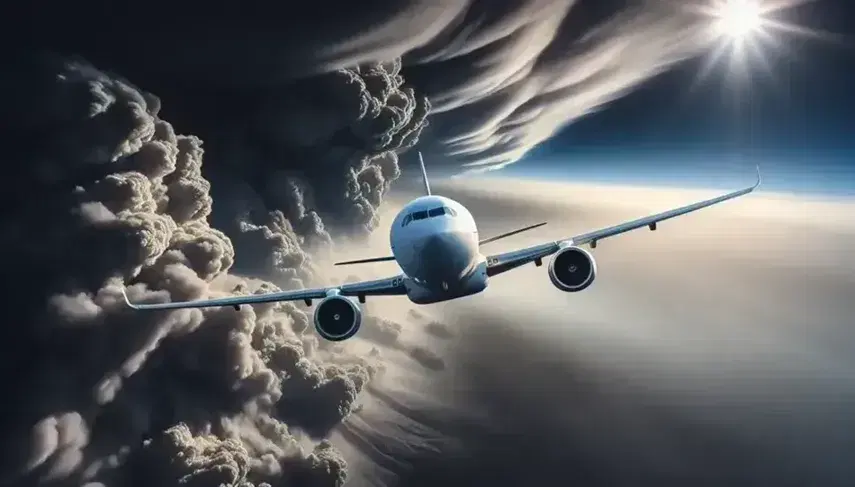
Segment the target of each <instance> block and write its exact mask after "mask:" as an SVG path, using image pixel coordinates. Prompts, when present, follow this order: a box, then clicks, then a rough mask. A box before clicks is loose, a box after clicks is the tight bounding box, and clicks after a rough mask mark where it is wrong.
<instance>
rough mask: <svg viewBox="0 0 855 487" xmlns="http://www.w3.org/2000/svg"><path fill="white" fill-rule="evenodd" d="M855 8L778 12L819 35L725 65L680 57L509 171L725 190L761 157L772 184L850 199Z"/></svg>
mask: <svg viewBox="0 0 855 487" xmlns="http://www.w3.org/2000/svg"><path fill="white" fill-rule="evenodd" d="M853 16H855V6H853V5H851V4H850V3H849V2H844V1H834V0H826V1H822V0H820V1H816V2H812V3H809V4H805V5H800V6H797V7H794V8H792V9H791V10H788V11H786V12H782V13H781V14H780V17H782V18H785V19H786V20H787V21H788V22H790V23H793V24H797V25H799V26H803V27H805V28H808V29H812V30H815V31H817V32H824V33H829V34H832V33H833V34H834V36H833V37H832V38H828V39H820V38H812V37H806V36H797V35H792V34H791V35H781V36H779V37H778V41H779V42H780V44H779V45H778V46H772V45H768V46H767V47H766V48H765V49H763V51H762V53H763V58H764V59H765V60H766V63H767V64H766V65H764V64H762V63H759V62H757V61H758V59H757V57H756V56H753V57H752V58H751V59H749V60H748V61H747V62H746V63H745V64H744V67H745V68H747V70H743V69H741V68H739V67H737V68H738V69H731V67H730V66H729V65H728V60H727V58H726V57H725V58H724V59H722V60H720V61H719V62H717V63H715V64H713V67H712V69H711V70H710V71H709V75H708V76H706V77H701V76H700V75H699V73H701V72H702V71H703V68H704V64H705V63H706V62H708V60H709V59H710V56H709V55H701V56H698V57H695V58H691V59H687V60H685V61H683V62H681V63H680V64H678V65H676V66H674V67H673V68H671V69H669V70H667V71H665V72H664V73H662V74H660V75H658V76H656V77H655V78H653V79H651V80H649V81H647V82H645V83H644V84H643V85H642V86H640V87H639V88H638V89H637V90H634V91H632V92H631V93H629V94H627V95H626V96H625V97H622V98H620V99H618V100H616V101H614V102H612V103H611V104H609V105H608V107H607V108H606V109H604V110H600V111H598V112H596V113H594V114H591V115H589V116H586V117H583V118H582V119H580V120H578V121H577V122H575V123H573V124H571V125H569V126H567V127H565V128H564V129H563V130H561V131H560V132H559V133H557V134H556V135H555V136H554V137H552V138H551V139H550V140H548V141H547V142H545V143H544V144H542V145H540V146H538V147H537V148H535V149H534V150H532V151H530V152H529V153H528V154H527V155H526V156H525V157H524V158H523V159H522V160H521V161H520V162H519V163H517V164H516V165H513V166H510V167H508V168H507V169H506V170H505V171H503V172H505V173H506V174H507V175H508V176H509V177H513V176H530V177H548V178H555V177H562V175H564V176H566V177H567V178H574V179H577V180H578V179H587V180H604V181H615V182H631V183H656V184H662V183H665V184H672V185H681V184H690V185H698V184H706V185H708V186H715V187H719V186H732V185H734V184H739V181H740V180H748V179H750V175H749V173H750V172H751V170H752V169H753V165H754V164H760V165H761V166H762V167H763V169H764V173H765V175H766V178H765V180H766V183H767V187H769V188H772V189H774V190H779V191H795V192H799V193H813V194H824V193H830V194H834V195H848V196H855V140H853V138H852V136H851V116H852V113H853V109H855V93H853V91H852V90H851V80H852V79H853V78H855V31H853V30H852V26H851V22H848V21H846V20H845V19H851V18H853Z"/></svg>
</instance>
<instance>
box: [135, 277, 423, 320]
mask: <svg viewBox="0 0 855 487" xmlns="http://www.w3.org/2000/svg"><path fill="white" fill-rule="evenodd" d="M333 294H338V295H340V296H350V297H358V298H359V300H360V301H363V300H364V299H365V297H366V296H401V295H406V294H407V290H406V287H405V286H404V276H403V275H400V276H395V277H390V278H387V279H377V280H373V281H362V282H355V283H350V284H342V285H341V286H332V287H323V288H313V289H300V290H296V291H281V292H275V293H265V294H249V295H243V296H229V297H225V298H214V299H202V300H196V301H176V302H172V303H152V304H141V303H132V302H131V300H130V299H128V295H127V293H126V292H125V289H124V288H122V295H123V296H124V298H125V303H126V304H127V305H128V306H129V307H130V308H133V309H136V310H146V311H148V310H167V309H185V308H211V307H217V306H233V307H235V308H239V307H240V305H242V304H259V303H273V302H278V301H305V302H306V304H307V305H309V304H311V303H312V300H313V299H323V298H325V297H327V296H330V295H333Z"/></svg>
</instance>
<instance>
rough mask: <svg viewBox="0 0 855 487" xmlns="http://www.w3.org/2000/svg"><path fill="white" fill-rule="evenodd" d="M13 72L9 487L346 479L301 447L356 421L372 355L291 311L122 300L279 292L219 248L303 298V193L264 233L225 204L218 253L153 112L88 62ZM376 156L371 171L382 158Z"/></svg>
mask: <svg viewBox="0 0 855 487" xmlns="http://www.w3.org/2000/svg"><path fill="white" fill-rule="evenodd" d="M9 68H10V69H9V70H8V71H5V72H4V74H3V80H2V86H3V87H4V88H5V89H7V91H6V92H13V91H11V90H12V89H13V88H16V89H17V90H16V91H14V92H15V93H17V94H18V95H19V98H18V99H16V101H15V103H12V104H11V107H10V108H11V109H10V110H9V111H7V112H6V113H5V114H4V115H5V116H6V118H5V121H6V124H7V127H8V130H6V131H5V132H4V134H3V142H4V147H6V148H7V155H8V162H9V163H10V166H11V168H12V169H11V171H13V174H14V177H13V178H10V179H9V183H10V185H9V186H10V190H11V191H10V192H9V193H7V194H6V197H7V198H8V200H7V203H8V204H7V206H5V207H4V210H5V211H4V214H3V218H2V220H0V223H2V225H0V228H1V229H2V232H0V233H2V240H0V248H2V251H3V252H4V255H8V256H10V262H9V263H8V265H6V266H5V269H6V279H7V281H6V282H7V283H10V284H11V283H15V284H17V285H16V286H10V287H11V289H9V292H8V293H7V294H6V298H7V299H9V301H8V302H7V308H8V309H9V310H10V311H11V312H12V313H11V314H10V315H9V316H10V320H9V321H7V327H6V331H7V338H6V340H4V341H3V346H2V350H0V357H2V364H3V369H2V370H3V377H4V384H5V385H6V387H7V388H8V389H7V390H6V391H5V392H6V393H7V394H8V395H9V397H14V398H16V399H15V401H13V402H11V403H10V407H9V408H8V409H7V410H6V412H5V413H4V415H2V418H0V421H2V426H3V431H4V432H5V433H4V442H3V446H2V450H3V454H2V455H0V458H2V462H0V479H2V480H3V483H4V484H7V483H10V484H12V485H38V484H41V485H80V484H82V483H86V482H101V483H103V484H105V485H151V484H152V483H154V484H158V485H169V484H172V483H176V482H185V483H187V482H189V483H190V484H191V485H211V484H217V485H219V484H221V483H222V484H226V485H241V486H250V485H255V484H257V485H261V483H262V482H265V481H267V482H278V485H341V483H342V482H343V481H344V479H345V478H346V471H347V466H346V462H345V461H344V459H343V458H342V457H341V455H340V453H338V451H337V450H336V449H334V448H332V446H331V445H329V444H328V443H323V442H322V443H318V444H316V443H314V442H312V441H310V437H312V438H320V437H324V436H327V435H328V433H329V431H330V430H331V429H333V428H334V427H336V426H337V425H338V424H340V423H341V421H342V420H343V419H344V418H345V417H347V416H348V415H349V414H350V413H351V412H352V411H353V409H354V408H355V407H356V406H357V398H358V395H359V393H360V391H361V390H363V389H364V387H365V386H366V384H367V383H368V381H369V380H370V379H371V378H372V377H373V376H374V375H375V374H376V373H377V372H378V370H379V369H378V367H379V366H378V364H377V360H376V356H373V355H369V356H368V358H366V359H362V358H359V357H357V356H355V355H353V354H349V353H347V352H346V351H341V350H332V349H329V350H328V349H325V348H324V347H322V346H320V344H319V343H318V340H317V338H316V337H315V336H314V334H313V331H312V328H311V326H310V318H309V317H308V316H307V315H306V314H305V312H304V311H302V310H300V309H298V308H297V307H296V306H294V305H292V304H272V305H266V306H257V307H254V308H244V309H243V310H242V311H240V312H236V311H234V310H232V309H230V308H229V309H211V310H190V311H187V310H184V311H178V312H170V313H153V314H138V313H132V312H129V310H128V309H127V308H126V307H125V306H124V304H123V301H122V298H121V293H120V287H121V286H123V285H128V286H129V287H128V290H129V294H130V295H131V298H132V299H135V300H140V301H163V300H165V299H167V297H171V298H172V299H194V298H202V297H206V296H210V295H215V294H218V293H220V294H222V293H232V292H269V291H272V290H276V289H277V286H276V285H274V284H270V283H267V282H262V281H255V280H245V279H242V278H239V277H236V276H234V275H230V274H229V272H230V271H232V270H233V269H234V266H235V264H236V253H235V248H234V246H233V242H239V245H242V246H243V247H244V248H245V249H246V250H254V252H253V253H251V254H250V255H249V256H248V259H246V261H248V262H251V263H252V262H259V263H257V264H255V267H254V269H255V270H257V271H258V272H259V273H263V274H266V275H268V276H271V277H273V278H275V279H276V280H277V281H284V282H285V283H286V284H293V285H296V282H297V281H298V280H305V281H311V280H315V279H316V276H315V275H314V273H313V269H312V267H311V265H310V262H309V260H310V258H309V254H308V250H309V248H310V246H311V245H312V244H313V243H315V242H322V243H323V242H327V243H328V242H329V235H328V234H326V233H325V231H324V230H323V226H322V223H321V221H320V219H319V218H318V217H317V215H316V214H312V213H310V211H309V210H306V209H305V207H303V206H302V204H303V203H302V199H301V198H302V194H303V193H302V192H301V191H302V190H301V189H300V187H299V185H298V183H296V182H295V183H293V184H291V183H289V182H288V181H285V182H283V183H282V184H283V188H285V189H286V190H287V189H288V188H291V193H290V194H289V196H288V197H289V198H291V199H290V200H289V201H288V202H287V203H283V206H282V208H283V210H281V211H274V212H271V213H269V214H268V215H267V218H268V220H267V225H266V226H260V225H256V224H250V223H248V219H249V218H251V217H253V216H256V215H251V214H250V215H247V214H246V213H243V212H242V211H240V210H236V209H233V208H242V206H241V205H242V204H245V205H250V206H251V205H252V204H253V200H252V199H251V198H250V197H245V196H234V197H233V199H229V198H224V199H223V203H224V209H223V210H221V212H222V214H224V215H234V216H240V217H246V219H235V220H234V221H235V222H239V223H240V224H242V225H243V226H239V227H225V229H226V231H227V232H229V233H230V234H231V235H233V236H234V239H232V238H230V237H229V236H227V234H226V233H224V232H223V231H220V230H218V229H215V228H213V227H212V226H211V225H210V224H209V217H210V215H211V212H212V205H213V204H215V203H214V201H213V198H212V196H211V190H212V185H211V183H210V182H209V181H208V179H206V178H205V177H204V176H203V175H202V167H203V154H204V150H203V142H202V141H201V140H200V139H199V138H197V137H195V136H184V135H178V134H176V132H175V130H174V128H173V127H172V125H170V124H169V123H168V122H167V121H165V120H163V119H161V118H160V116H159V111H160V101H159V99H157V98H156V97H154V96H152V95H150V94H148V93H146V92H144V91H141V90H140V89H138V88H137V87H136V86H134V85H133V84H131V83H130V82H128V81H125V80H124V79H123V78H120V77H118V76H116V75H110V74H106V73H104V72H102V71H99V70H98V69H96V68H94V67H92V66H91V65H90V64H88V63H86V62H85V61H82V60H70V59H67V58H63V57H54V56H43V57H35V56H34V57H31V58H28V59H27V62H26V63H19V64H13V65H10V66H9ZM354 73H356V71H353V72H351V74H352V76H357V75H356V74H354ZM379 85H382V83H380V84H379ZM393 85H394V83H393V84H392V85H389V86H388V87H387V88H389V89H390V90H391V91H390V96H393V95H394V93H395V89H394V86H393ZM399 116H400V117H409V116H410V114H409V113H402V114H399ZM10 122H11V123H10ZM415 123H420V122H419V121H416V122H415ZM381 126H384V127H386V126H385V125H383V124H381ZM395 126H396V127H397V128H398V129H401V128H402V127H405V126H407V122H406V121H405V120H403V119H401V120H400V123H397V125H395ZM407 130H416V131H417V130H418V126H417V125H416V126H415V128H411V129H407ZM396 133H397V132H396ZM390 140H392V141H391V142H389V141H386V142H383V143H382V144H380V145H379V146H378V147H379V148H374V149H371V151H369V152H368V154H369V155H371V157H385V156H383V154H384V153H385V152H384V151H386V148H387V147H388V146H387V145H384V144H388V143H391V144H397V143H398V142H395V141H394V136H393V137H392V139H390ZM392 157H393V156H392ZM374 181H375V182H376V181H378V179H375V180H374ZM384 184H385V183H384ZM224 185H225V186H227V187H228V188H233V187H238V188H239V187H240V185H238V184H234V183H232V184H231V185H229V183H228V182H226V183H224ZM376 204H379V202H378V201H372V202H369V203H367V205H368V206H369V207H370V206H371V205H376ZM230 209H231V210H230ZM230 211H231V212H230ZM286 212H287V214H286ZM250 213H251V210H250ZM304 220H308V221H309V222H310V223H309V224H306V225H305V227H308V230H305V227H304V226H301V225H304V223H303V222H304ZM356 222H357V223H358V222H359V221H358V220H357V221H356ZM253 245H254V246H255V247H253ZM249 268H250V269H253V268H252V267H251V266H250V267H249Z"/></svg>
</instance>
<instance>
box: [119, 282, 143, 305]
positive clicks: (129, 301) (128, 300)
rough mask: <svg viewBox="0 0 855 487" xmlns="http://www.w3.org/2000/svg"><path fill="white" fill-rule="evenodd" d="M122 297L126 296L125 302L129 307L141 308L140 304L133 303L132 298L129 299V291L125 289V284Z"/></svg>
mask: <svg viewBox="0 0 855 487" xmlns="http://www.w3.org/2000/svg"><path fill="white" fill-rule="evenodd" d="M122 297H123V298H125V304H126V305H128V308H131V309H139V306H137V305H135V304H133V303H131V300H130V299H128V293H127V291H125V286H122Z"/></svg>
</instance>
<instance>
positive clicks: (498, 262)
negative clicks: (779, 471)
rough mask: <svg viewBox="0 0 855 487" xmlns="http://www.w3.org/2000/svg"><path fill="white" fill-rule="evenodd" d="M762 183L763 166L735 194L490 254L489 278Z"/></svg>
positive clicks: (743, 192) (653, 223)
mask: <svg viewBox="0 0 855 487" xmlns="http://www.w3.org/2000/svg"><path fill="white" fill-rule="evenodd" d="M760 182H761V179H760V167H759V166H758V167H757V181H756V182H755V183H754V185H752V186H750V187H747V188H744V189H740V190H737V191H733V192H732V193H727V194H724V195H721V196H719V197H716V198H712V199H708V200H704V201H699V202H697V203H693V204H691V205H686V206H683V207H680V208H675V209H673V210H669V211H665V212H662V213H658V214H656V215H650V216H647V217H644V218H639V219H637V220H632V221H628V222H626V223H621V224H618V225H614V226H611V227H607V228H603V229H600V230H595V231H593V232H588V233H583V234H581V235H577V236H575V237H571V238H568V239H564V240H556V241H554V242H548V243H545V244H541V245H535V246H533V247H528V248H524V249H520V250H514V251H511V252H505V253H502V254H495V255H490V256H488V257H487V275H488V276H495V275H497V274H501V273H503V272H507V271H509V270H511V269H515V268H517V267H520V266H523V265H525V264H528V263H529V262H534V263H535V264H536V265H541V259H543V258H544V257H548V256H550V255H552V254H554V253H556V252H558V251H559V250H561V249H562V248H563V247H566V246H579V245H585V244H590V246H591V248H596V246H597V242H598V241H600V240H602V239H604V238H609V237H614V236H615V235H620V234H622V233H626V232H629V231H631V230H635V229H638V228H642V227H648V228H650V230H656V224H657V223H659V222H661V221H664V220H668V219H671V218H674V217H677V216H680V215H685V214H687V213H691V212H693V211H697V210H700V209H701V208H706V207H708V206H712V205H715V204H718V203H721V202H723V201H727V200H731V199H734V198H738V197H740V196H743V195H746V194H748V193H750V192H752V191H754V190H755V189H757V187H758V186H760Z"/></svg>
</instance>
